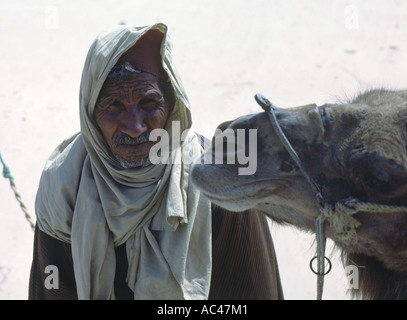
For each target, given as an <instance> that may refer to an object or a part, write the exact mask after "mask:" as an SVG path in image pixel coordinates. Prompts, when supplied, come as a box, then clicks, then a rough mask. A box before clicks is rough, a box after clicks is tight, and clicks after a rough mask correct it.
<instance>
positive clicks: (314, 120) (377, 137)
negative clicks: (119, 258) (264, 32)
mask: <svg viewBox="0 0 407 320" xmlns="http://www.w3.org/2000/svg"><path fill="white" fill-rule="evenodd" d="M275 116H276V119H277V121H278V123H279V125H280V127H281V129H282V131H283V132H284V134H285V135H286V137H287V139H288V140H289V142H290V143H291V145H292V147H293V149H294V150H295V152H296V153H297V155H298V157H299V158H300V159H301V160H302V162H303V164H304V166H305V167H306V168H307V170H308V172H309V175H310V176H311V177H312V178H313V179H314V180H315V183H316V185H318V187H319V189H320V191H321V193H322V194H323V196H324V199H325V200H326V203H328V204H329V205H330V208H331V211H330V214H328V215H327V216H326V217H325V220H323V221H324V222H323V226H324V235H325V236H326V237H329V238H331V239H332V240H333V241H334V243H335V244H336V245H337V246H338V247H339V248H340V249H341V250H342V254H343V257H344V259H345V260H344V263H345V264H353V265H356V266H360V267H361V268H359V290H354V292H353V297H358V298H362V299H407V151H406V149H407V90H398V91H390V90H385V89H375V90H368V91H365V92H362V93H360V94H359V95H357V96H356V97H355V98H353V99H350V100H349V101H342V102H339V103H335V104H325V105H321V106H317V105H315V104H310V105H305V106H300V107H294V108H286V109H281V108H277V109H276V110H275ZM239 129H244V130H246V131H245V132H247V130H248V129H256V130H257V140H256V148H257V152H256V155H257V168H256V171H255V173H253V174H247V175H245V174H239V170H238V169H239V168H240V167H241V164H239V163H238V162H237V161H235V162H234V163H231V161H229V162H227V161H219V152H217V159H218V161H207V160H208V152H207V154H206V155H204V156H203V157H202V158H201V159H198V160H197V161H196V163H195V164H194V165H193V168H192V172H191V178H192V181H193V183H194V184H195V185H196V186H198V187H199V188H200V189H201V190H202V192H203V193H204V194H205V195H206V196H207V197H208V198H209V199H210V200H211V201H212V202H213V203H215V204H217V205H219V206H221V207H224V208H226V209H228V210H231V211H243V210H247V209H256V210H259V211H261V212H263V213H265V214H266V215H267V216H268V217H270V218H271V219H272V220H273V221H275V222H277V223H281V224H289V225H293V226H296V227H298V228H300V229H302V230H306V231H311V232H315V225H316V220H317V219H318V217H320V212H321V204H320V202H319V201H318V198H317V197H316V194H315V190H314V189H313V188H312V187H311V186H310V183H309V181H308V180H307V178H306V176H305V175H304V174H303V172H302V171H301V170H300V167H299V166H298V164H297V163H296V162H295V161H294V160H293V158H292V156H290V154H289V153H288V152H287V149H286V148H285V147H284V145H283V144H282V142H281V139H280V138H279V137H278V136H277V134H276V131H275V130H274V129H273V127H272V125H271V123H270V118H269V114H267V113H266V112H262V113H257V114H249V115H245V116H241V117H239V118H237V119H235V120H233V121H229V122H225V123H222V124H220V125H219V127H218V129H217V132H218V134H219V133H222V132H226V131H227V130H229V131H230V130H232V132H237V131H238V130H239ZM240 131H241V130H240ZM223 140H224V139H223ZM246 140H247V139H246ZM219 141H222V139H221V140H219V139H217V136H216V135H215V137H214V138H213V145H212V150H209V151H210V153H209V156H210V157H212V158H213V159H215V153H216V150H215V147H216V146H219ZM236 141H237V140H236ZM223 143H224V142H223ZM227 144H228V145H230V142H229V141H228V143H227ZM225 146H226V145H225ZM239 148H240V150H239ZM242 148H243V149H242ZM248 150H249V149H248V145H247V144H246V145H245V144H243V145H242V143H240V144H237V143H236V148H235V150H234V151H233V152H234V153H235V155H237V154H238V153H239V152H240V153H241V152H246V154H247V153H248ZM214 151H215V152H214ZM230 155H231V151H230V149H226V151H225V150H222V153H221V157H224V158H223V159H224V160H225V159H226V156H228V157H229V158H228V159H230ZM204 157H206V161H203V159H204ZM339 207H341V208H345V209H347V210H339V209H338V208H339ZM337 209H338V210H337Z"/></svg>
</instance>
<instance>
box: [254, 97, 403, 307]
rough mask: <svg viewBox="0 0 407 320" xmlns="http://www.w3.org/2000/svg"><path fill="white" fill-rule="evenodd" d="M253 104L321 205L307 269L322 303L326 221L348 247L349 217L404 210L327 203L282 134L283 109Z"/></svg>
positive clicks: (353, 224) (352, 239) (353, 223)
mask: <svg viewBox="0 0 407 320" xmlns="http://www.w3.org/2000/svg"><path fill="white" fill-rule="evenodd" d="M255 100H256V102H257V103H258V104H259V105H260V106H261V107H262V108H263V110H264V111H265V112H266V114H267V115H268V118H269V120H270V122H271V125H272V127H273V129H274V131H275V133H276V134H277V136H278V138H279V140H280V142H281V143H282V144H283V146H284V148H285V149H286V150H287V152H288V153H289V155H290V156H291V158H292V159H293V160H294V161H295V163H296V165H297V166H298V167H299V169H300V171H301V173H302V174H303V176H304V177H305V178H306V180H307V181H308V183H309V185H310V186H311V188H312V189H313V191H314V193H315V197H316V201H317V202H318V204H319V205H320V212H319V214H318V217H317V219H316V220H315V233H316V243H317V253H316V256H315V257H313V258H312V259H311V261H310V264H309V265H310V268H311V270H312V272H313V273H315V274H316V275H317V300H321V299H322V293H323V287H324V277H325V275H327V274H328V273H329V272H330V271H331V268H332V263H331V261H330V260H329V258H327V257H326V256H325V248H326V236H325V233H324V224H325V221H327V220H328V221H329V223H330V227H331V228H332V229H333V230H334V232H335V235H336V237H337V238H338V239H339V240H342V241H347V242H349V243H356V241H357V235H356V230H355V229H356V228H357V227H358V226H359V225H360V223H359V222H358V221H357V220H356V219H355V218H353V217H352V215H354V214H355V213H357V212H381V213H396V212H406V213H407V207H406V206H391V205H384V204H377V203H371V202H363V201H359V200H357V199H354V198H347V199H343V200H339V201H338V202H336V203H335V204H331V203H328V202H327V201H326V199H325V197H324V195H323V193H322V191H321V188H320V187H319V186H318V184H317V183H316V181H315V180H314V178H313V177H312V175H311V173H310V172H309V171H308V169H307V167H306V166H305V164H304V162H303V161H302V160H301V159H300V157H299V156H298V154H297V152H296V151H295V150H294V148H293V147H292V145H291V143H290V142H289V140H288V139H287V137H286V135H285V134H284V132H283V130H282V129H281V126H280V124H279V122H278V120H277V116H276V114H275V111H276V110H282V109H281V108H278V107H276V106H274V105H273V104H272V103H271V102H270V101H269V100H268V99H267V98H265V97H264V96H263V95H261V94H259V93H258V94H256V95H255ZM315 259H316V260H317V271H315V270H314V268H313V265H312V263H313V262H314V260H315ZM325 260H326V261H327V262H328V268H327V270H326V271H325Z"/></svg>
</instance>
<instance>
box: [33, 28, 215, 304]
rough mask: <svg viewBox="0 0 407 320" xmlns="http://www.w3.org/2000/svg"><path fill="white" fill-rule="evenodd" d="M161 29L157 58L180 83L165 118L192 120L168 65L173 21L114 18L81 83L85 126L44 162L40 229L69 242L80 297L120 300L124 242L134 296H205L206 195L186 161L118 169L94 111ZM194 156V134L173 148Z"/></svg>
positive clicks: (196, 150)
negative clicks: (133, 53) (131, 57)
mask: <svg viewBox="0 0 407 320" xmlns="http://www.w3.org/2000/svg"><path fill="white" fill-rule="evenodd" d="M151 29H157V30H159V31H161V32H162V33H163V34H164V38H163V41H162V46H161V58H162V64H163V68H164V70H165V71H166V72H167V74H168V76H169V80H170V81H171V84H172V87H173V88H174V92H175V97H176V99H175V100H176V101H175V106H174V109H173V111H172V113H171V115H170V116H169V118H168V120H167V125H166V128H165V129H166V130H167V132H168V133H169V137H171V136H172V134H171V128H172V127H171V125H172V121H179V123H180V125H181V132H183V131H184V130H185V129H188V128H190V127H191V114H190V110H189V103H188V99H187V96H186V94H185V92H184V89H183V86H182V84H181V82H180V79H179V77H178V75H177V72H176V70H175V69H174V66H173V64H172V59H171V46H170V42H169V39H168V35H167V27H166V26H165V25H164V24H161V23H158V24H155V25H152V26H147V27H130V26H117V27H115V28H113V29H111V30H108V31H106V32H103V33H101V34H100V35H99V36H98V37H97V38H96V39H95V41H94V42H93V44H92V46H91V48H90V49H89V52H88V56H87V58H86V61H85V66H84V69H83V74H82V81H81V88H80V120H81V133H78V134H76V135H74V136H73V137H71V138H70V139H68V140H66V141H64V142H63V143H61V144H60V145H59V146H58V147H57V149H56V150H55V151H54V153H53V154H52V155H51V157H50V158H49V159H48V162H47V164H46V166H45V169H44V172H43V174H42V177H41V181H40V186H39V190H38V193H37V198H36V214H37V223H38V226H39V228H40V230H42V231H43V232H45V233H47V234H49V235H51V236H53V237H55V238H57V239H60V240H62V241H65V242H68V243H71V246H72V257H73V263H74V272H75V279H76V285H77V293H78V297H79V299H114V298H115V294H114V277H115V268H116V256H115V250H114V248H115V247H117V246H119V245H121V244H124V243H126V250H127V259H128V274H127V278H126V281H127V283H128V285H129V287H130V288H131V289H132V290H133V291H134V298H135V299H206V298H207V296H208V293H209V284H210V273H211V213H210V203H209V201H208V200H207V199H206V198H204V197H203V196H202V195H201V193H200V192H199V191H198V190H197V189H196V188H195V187H194V186H193V185H192V184H191V183H190V181H189V164H188V163H190V161H189V162H188V163H185V162H181V161H177V162H176V163H175V164H158V165H150V166H147V167H139V168H132V169H118V167H117V165H116V164H115V159H114V158H113V157H112V155H111V153H110V152H109V149H108V146H107V144H106V143H105V141H104V138H103V136H102V134H101V132H100V130H99V129H98V127H97V124H96V121H95V120H94V117H93V111H94V108H95V104H96V101H97V98H98V95H99V92H100V90H101V88H102V86H103V83H104V81H105V79H106V77H107V75H108V73H109V71H110V70H111V68H112V67H113V66H114V65H115V64H116V62H117V60H118V59H119V58H120V56H121V55H122V54H123V53H124V52H126V51H127V50H128V49H129V48H131V47H132V46H133V45H134V44H135V43H136V42H137V40H138V39H140V38H141V37H142V36H143V35H144V34H145V33H146V32H147V31H149V30H151ZM170 152H171V156H172V158H173V159H174V158H175V159H178V160H179V159H181V158H182V159H184V158H185V159H186V158H188V157H191V156H193V157H195V156H198V155H199V154H200V153H201V152H202V150H201V147H200V144H199V142H198V141H197V138H196V136H195V134H193V133H188V135H187V136H186V139H185V141H183V142H182V143H181V146H180V147H178V148H175V149H173V150H170Z"/></svg>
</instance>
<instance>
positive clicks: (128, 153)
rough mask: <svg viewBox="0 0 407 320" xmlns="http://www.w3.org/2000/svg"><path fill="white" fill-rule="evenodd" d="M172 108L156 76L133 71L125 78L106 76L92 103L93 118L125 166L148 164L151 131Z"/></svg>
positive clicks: (164, 118) (158, 125)
mask: <svg viewBox="0 0 407 320" xmlns="http://www.w3.org/2000/svg"><path fill="white" fill-rule="evenodd" d="M171 108H172V104H171V102H170V101H167V100H166V99H165V96H164V93H163V92H162V89H161V88H160V85H159V78H157V77H155V76H153V75H152V74H149V73H146V72H141V73H133V74H132V75H131V76H130V77H128V78H126V79H125V80H124V81H117V80H115V79H107V80H106V82H105V84H104V86H103V88H102V90H101V92H100V94H99V99H98V102H97V104H96V107H95V113H94V115H95V119H96V122H97V124H98V126H99V128H100V130H101V131H102V134H103V136H104V138H105V140H106V142H107V144H108V146H109V148H110V150H111V151H112V153H113V155H114V156H115V157H116V159H117V160H118V161H119V163H120V164H121V165H122V166H123V167H125V168H131V167H138V166H143V165H147V164H149V163H150V162H149V152H150V149H151V147H152V146H153V145H154V142H152V141H149V135H150V132H151V131H152V130H154V129H157V128H164V126H165V123H166V121H167V118H168V115H169V113H170V110H171Z"/></svg>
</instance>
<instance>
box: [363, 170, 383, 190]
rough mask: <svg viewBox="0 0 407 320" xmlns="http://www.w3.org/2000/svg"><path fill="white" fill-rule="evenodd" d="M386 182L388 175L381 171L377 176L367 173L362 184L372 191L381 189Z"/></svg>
mask: <svg viewBox="0 0 407 320" xmlns="http://www.w3.org/2000/svg"><path fill="white" fill-rule="evenodd" d="M387 182H388V174H387V172H385V171H381V173H380V174H379V175H377V174H375V173H373V172H369V173H366V174H365V175H364V177H363V183H364V184H365V186H367V187H369V188H372V189H382V188H383V187H385V186H386V184H387Z"/></svg>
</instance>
